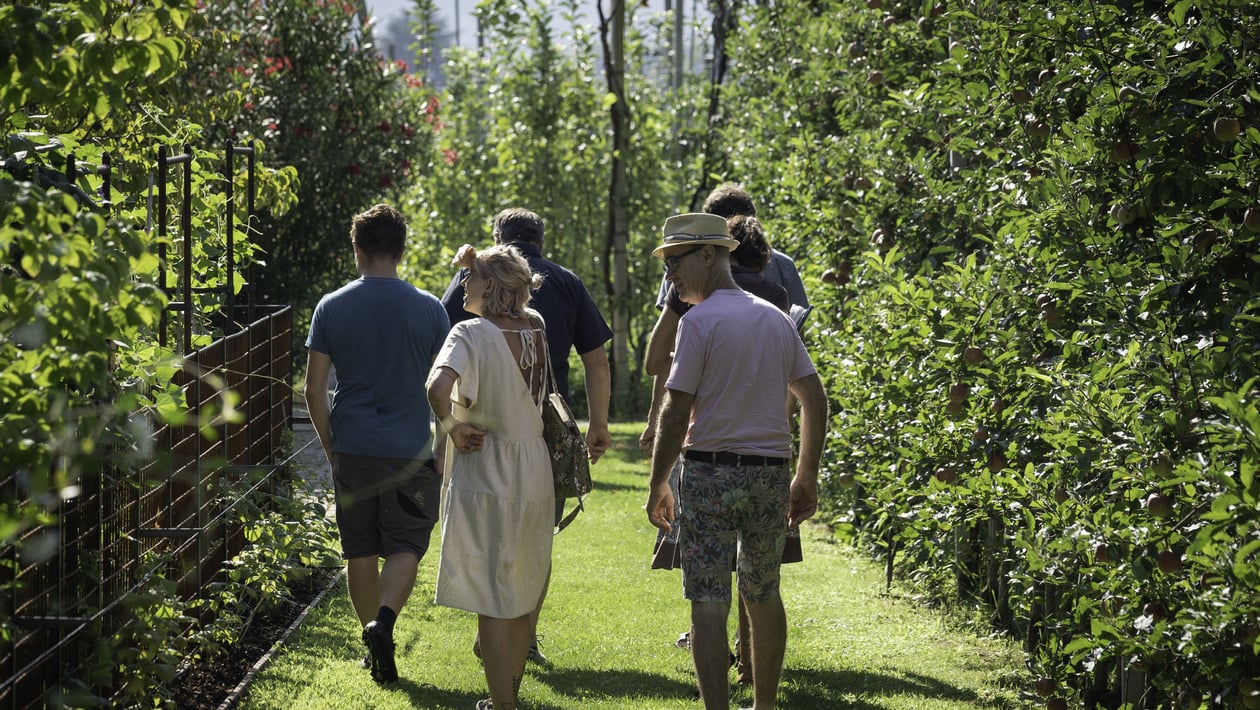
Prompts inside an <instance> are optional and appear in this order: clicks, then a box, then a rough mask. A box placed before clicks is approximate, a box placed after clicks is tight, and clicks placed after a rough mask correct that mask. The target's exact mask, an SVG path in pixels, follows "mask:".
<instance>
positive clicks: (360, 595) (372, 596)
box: [346, 555, 381, 626]
mask: <svg viewBox="0 0 1260 710" xmlns="http://www.w3.org/2000/svg"><path fill="white" fill-rule="evenodd" d="M379 564H380V560H379V558H378V557H377V556H376V555H372V556H371V557H352V558H350V559H348V560H346V587H347V588H348V589H349V591H350V603H351V604H352V605H353V606H354V613H355V615H357V616H358V617H359V626H365V625H367V623H368V622H369V621H371V620H373V619H375V618H376V610H377V609H378V608H380V606H381V592H380V567H379Z"/></svg>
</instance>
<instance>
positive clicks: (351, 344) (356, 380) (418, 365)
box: [306, 278, 451, 459]
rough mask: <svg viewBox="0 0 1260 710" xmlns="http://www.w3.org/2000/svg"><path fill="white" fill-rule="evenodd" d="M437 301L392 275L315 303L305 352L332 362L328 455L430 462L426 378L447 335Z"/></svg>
mask: <svg viewBox="0 0 1260 710" xmlns="http://www.w3.org/2000/svg"><path fill="white" fill-rule="evenodd" d="M450 328H451V326H450V321H449V320H448V318H447V316H446V310H445V309H444V308H442V304H441V303H440V302H439V301H438V299H437V297H435V296H434V295H433V294H431V293H428V292H427V291H422V290H420V289H418V288H416V287H415V286H412V285H411V284H409V283H407V282H406V281H403V280H401V279H394V278H360V279H357V280H355V281H351V282H350V283H348V284H346V285H345V286H343V287H341V288H340V289H338V290H336V291H334V292H332V293H330V294H328V295H326V296H324V297H323V298H322V299H320V301H319V305H317V306H315V315H314V316H312V318H311V332H310V335H308V336H307V338H306V347H308V348H310V349H312V350H316V351H318V352H321V353H324V354H326V355H328V356H329V357H331V358H332V364H333V368H335V370H336V375H337V386H336V388H335V389H334V390H333V400H332V412H331V415H330V419H331V426H332V450H333V451H334V452H335V453H341V454H352V455H357V456H380V457H383V458H398V459H420V458H429V457H431V455H432V453H431V449H430V447H429V419H430V412H429V400H428V396H427V394H426V392H425V386H424V385H425V380H426V379H427V378H428V376H429V369H430V368H431V367H432V365H433V358H434V357H436V356H437V353H438V351H439V350H441V348H442V343H443V342H444V341H445V340H446V334H447V332H448V331H449V330H450Z"/></svg>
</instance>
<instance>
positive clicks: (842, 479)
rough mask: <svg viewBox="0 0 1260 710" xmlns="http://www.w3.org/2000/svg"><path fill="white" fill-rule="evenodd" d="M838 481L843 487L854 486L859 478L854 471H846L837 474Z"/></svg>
mask: <svg viewBox="0 0 1260 710" xmlns="http://www.w3.org/2000/svg"><path fill="white" fill-rule="evenodd" d="M836 481H837V482H839V483H840V487H841V488H852V487H853V486H854V484H855V483H856V482H857V479H856V477H855V476H854V475H853V474H852V473H848V472H845V473H841V474H839V475H837V476H836Z"/></svg>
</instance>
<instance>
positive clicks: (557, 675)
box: [529, 667, 696, 710]
mask: <svg viewBox="0 0 1260 710" xmlns="http://www.w3.org/2000/svg"><path fill="white" fill-rule="evenodd" d="M529 675H530V676H532V678H533V679H534V680H537V681H538V682H539V683H544V684H546V685H549V686H551V687H552V689H554V690H555V691H556V692H557V693H561V694H563V695H566V696H570V697H572V698H574V699H575V700H579V699H583V700H588V701H589V700H596V699H605V700H611V699H615V698H632V699H634V700H635V701H637V702H644V701H651V700H678V699H680V698H683V699H689V698H691V697H692V694H693V693H694V692H695V689H696V688H695V686H694V685H691V684H689V683H684V682H681V681H678V680H676V679H673V678H670V677H669V676H667V675H665V674H663V673H648V672H645V671H638V670H625V671H622V670H610V669H599V670H596V669H590V668H554V667H553V668H549V669H545V670H531V671H530V673H529ZM530 707H534V706H533V705H532V704H531V705H530ZM539 707H545V706H539ZM563 707H564V708H571V707H578V706H575V705H574V704H572V703H567V704H565V705H564V706H563ZM556 710H562V708H556Z"/></svg>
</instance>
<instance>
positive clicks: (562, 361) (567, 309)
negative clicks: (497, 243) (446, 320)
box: [442, 242, 613, 404]
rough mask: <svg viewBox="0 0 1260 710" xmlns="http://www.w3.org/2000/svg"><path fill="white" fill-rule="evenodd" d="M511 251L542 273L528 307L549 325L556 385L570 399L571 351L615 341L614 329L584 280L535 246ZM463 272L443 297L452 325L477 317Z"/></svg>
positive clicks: (518, 244)
mask: <svg viewBox="0 0 1260 710" xmlns="http://www.w3.org/2000/svg"><path fill="white" fill-rule="evenodd" d="M511 246H512V248H514V249H516V250H517V251H518V252H520V253H521V256H523V257H525V260H526V261H528V262H529V268H530V270H532V271H533V272H534V273H536V274H542V276H543V282H542V285H541V286H539V287H538V290H537V291H535V292H534V295H533V296H532V297H531V298H530V300H529V307H530V308H533V309H534V310H536V311H538V313H539V314H541V315H542V317H543V320H544V321H546V324H547V349H548V350H550V351H551V369H552V371H553V372H555V373H556V386H557V387H559V388H560V396H562V397H564V398H565V400H568V401H569V402H570V404H572V400H570V399H569V349H570V348H576V349H577V352H578V354H579V355H584V354H586V353H589V352H590V351H592V350H594V349H595V348H598V347H602V346H603V344H604V343H606V342H608V341H609V340H612V335H613V334H612V330H611V329H610V328H609V327H608V323H607V321H605V320H604V316H603V314H601V313H600V312H599V307H598V306H596V305H595V299H593V298H591V293H590V291H587V290H586V285H585V284H583V283H582V279H580V278H578V275H577V274H575V273H573V272H572V271H570V270H568V269H566V268H564V267H563V266H561V265H559V264H557V263H555V262H553V261H547V260H546V259H544V258H542V252H541V251H539V249H538V247H537V246H535V245H533V244H527V243H525V242H514V243H512V244H511ZM463 276H464V272H463V271H460V273H459V274H457V275H456V276H455V278H454V279H452V280H451V283H450V285H449V286H447V287H446V293H444V294H443V295H442V304H443V305H444V306H446V313H447V315H448V316H449V317H450V319H451V324H452V325H454V324H455V323H459V322H460V321H465V320H468V319H469V318H475V317H476V316H474V315H473V314H471V313H469V312H468V311H465V310H464V285H463V284H462V283H461V281H463Z"/></svg>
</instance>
